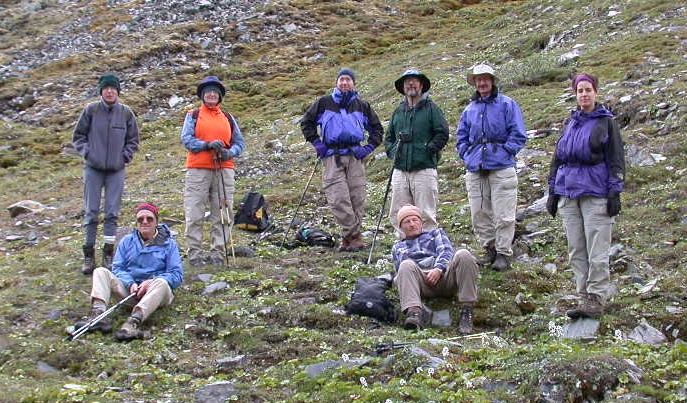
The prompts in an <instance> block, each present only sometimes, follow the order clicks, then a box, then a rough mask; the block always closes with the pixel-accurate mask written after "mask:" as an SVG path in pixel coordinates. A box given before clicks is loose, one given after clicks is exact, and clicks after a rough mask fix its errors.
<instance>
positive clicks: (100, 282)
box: [91, 267, 174, 322]
mask: <svg viewBox="0 0 687 403" xmlns="http://www.w3.org/2000/svg"><path fill="white" fill-rule="evenodd" d="M112 295H114V296H117V297H119V299H121V298H124V297H126V296H127V295H129V290H127V289H125V288H124V284H122V281H121V280H120V279H118V278H117V277H115V275H114V274H112V272H111V271H109V270H107V269H106V268H104V267H96V269H95V270H94V271H93V288H92V289H91V298H97V299H100V300H103V301H105V305H109V303H110V297H111V296H112ZM172 300H174V294H173V293H172V289H171V288H170V287H169V284H167V281H165V280H164V279H161V278H156V279H154V280H153V282H152V284H151V285H150V287H149V288H148V291H147V292H146V293H145V295H144V296H143V298H141V300H140V301H138V302H137V303H136V305H135V306H134V310H135V309H137V308H138V309H139V310H140V311H141V313H142V314H143V318H142V319H141V322H142V321H144V320H146V319H148V317H149V316H150V314H152V313H153V312H155V310H156V309H157V308H159V307H161V306H166V305H169V304H171V303H172ZM127 302H128V301H127ZM132 312H133V311H132Z"/></svg>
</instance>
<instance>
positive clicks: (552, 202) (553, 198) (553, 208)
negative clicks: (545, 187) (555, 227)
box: [546, 191, 561, 217]
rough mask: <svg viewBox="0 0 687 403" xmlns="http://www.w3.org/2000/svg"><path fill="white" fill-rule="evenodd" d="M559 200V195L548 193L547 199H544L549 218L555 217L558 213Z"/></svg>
mask: <svg viewBox="0 0 687 403" xmlns="http://www.w3.org/2000/svg"><path fill="white" fill-rule="evenodd" d="M560 199H561V196H560V195H557V194H555V193H553V192H551V191H549V197H548V198H547V199H546V211H548V212H549V214H551V217H555V216H556V212H558V201H559V200H560Z"/></svg>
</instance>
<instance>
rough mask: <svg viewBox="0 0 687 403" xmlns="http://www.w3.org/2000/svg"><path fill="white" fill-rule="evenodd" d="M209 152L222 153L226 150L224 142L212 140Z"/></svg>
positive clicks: (209, 144)
mask: <svg viewBox="0 0 687 403" xmlns="http://www.w3.org/2000/svg"><path fill="white" fill-rule="evenodd" d="M207 147H208V150H215V151H220V150H222V148H224V142H223V141H222V140H212V141H210V142H209V143H208V146H207Z"/></svg>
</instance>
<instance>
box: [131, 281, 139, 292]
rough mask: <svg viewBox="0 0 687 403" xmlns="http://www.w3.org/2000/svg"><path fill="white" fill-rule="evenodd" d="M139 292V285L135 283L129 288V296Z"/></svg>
mask: <svg viewBox="0 0 687 403" xmlns="http://www.w3.org/2000/svg"><path fill="white" fill-rule="evenodd" d="M137 291H138V284H136V283H133V284H131V285H130V286H129V294H133V293H135V292H137Z"/></svg>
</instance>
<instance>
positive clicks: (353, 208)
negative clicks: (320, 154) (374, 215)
mask: <svg viewBox="0 0 687 403" xmlns="http://www.w3.org/2000/svg"><path fill="white" fill-rule="evenodd" d="M337 159H338V163H337ZM322 162H323V163H324V170H323V171H322V188H323V190H324V193H325V195H327V204H328V205H329V208H330V209H331V210H332V214H333V215H334V218H336V222H337V223H338V224H339V225H340V226H341V232H342V235H343V236H344V237H345V238H347V239H350V238H352V237H353V236H356V235H358V234H360V227H361V225H362V223H363V217H364V215H365V167H364V166H363V163H362V161H360V160H358V159H356V158H355V157H354V156H353V155H340V156H338V157H337V156H334V155H333V156H330V157H327V158H325V159H324V160H323V161H322Z"/></svg>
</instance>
